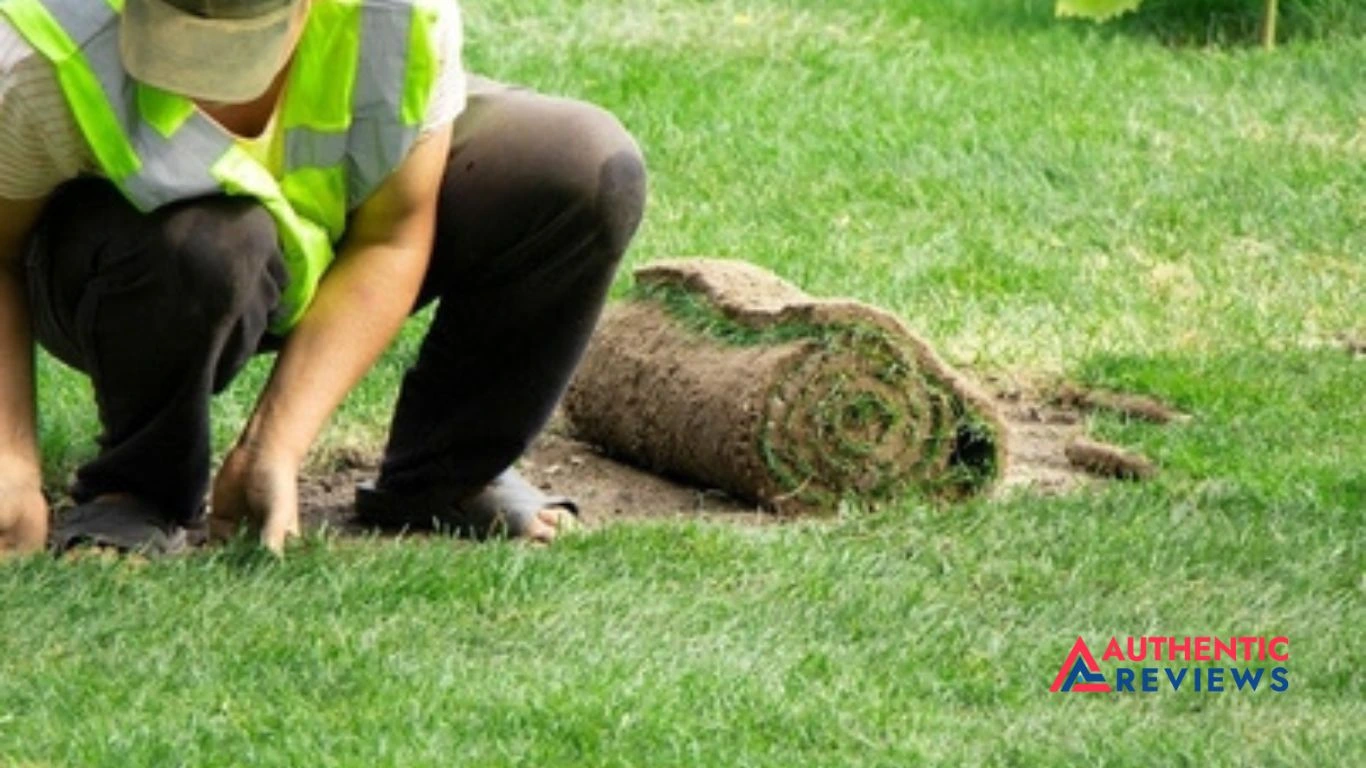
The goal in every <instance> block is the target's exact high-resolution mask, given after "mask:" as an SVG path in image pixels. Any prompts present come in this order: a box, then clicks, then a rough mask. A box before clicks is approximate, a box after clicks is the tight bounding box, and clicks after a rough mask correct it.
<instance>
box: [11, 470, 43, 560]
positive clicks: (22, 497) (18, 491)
mask: <svg viewBox="0 0 1366 768" xmlns="http://www.w3.org/2000/svg"><path fill="white" fill-rule="evenodd" d="M47 517H48V511H47V499H45V498H43V491H42V489H41V488H40V487H38V485H37V484H36V483H34V482H20V483H18V484H14V483H13V482H12V479H11V478H5V477H0V557H3V556H4V555H5V554H7V553H12V552H35V551H37V550H40V549H42V548H43V545H44V544H46V543H47Z"/></svg>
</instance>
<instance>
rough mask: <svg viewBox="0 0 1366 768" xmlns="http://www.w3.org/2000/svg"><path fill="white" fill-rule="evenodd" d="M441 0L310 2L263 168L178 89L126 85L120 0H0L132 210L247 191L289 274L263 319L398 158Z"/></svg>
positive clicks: (288, 311)
mask: <svg viewBox="0 0 1366 768" xmlns="http://www.w3.org/2000/svg"><path fill="white" fill-rule="evenodd" d="M454 10H455V5H454V3H450V2H443V0H312V7H311V9H310V11H309V16H308V22H307V25H306V26H305V28H304V32H303V35H302V37H300V39H299V44H298V48H297V49H296V50H295V53H294V58H293V60H292V63H291V64H290V72H289V75H288V77H289V80H288V86H287V87H286V89H285V91H284V94H283V97H282V98H283V102H282V103H281V104H280V105H279V112H278V113H277V115H276V119H277V120H280V121H282V125H281V128H282V130H283V141H284V166H283V169H282V170H281V172H280V176H279V178H276V176H275V175H273V174H272V173H271V172H270V171H269V170H267V169H266V168H265V167H264V166H263V165H261V163H260V162H258V161H257V160H256V159H255V158H253V157H252V156H251V154H249V153H248V152H247V151H245V150H244V149H242V148H241V147H240V146H238V144H237V139H236V137H234V136H233V135H232V134H230V133H228V132H227V131H225V130H224V129H223V128H221V127H220V126H219V125H218V124H217V123H215V122H214V121H213V120H211V119H209V118H208V117H206V116H205V115H204V114H202V113H201V112H200V111H199V110H198V109H197V108H196V107H195V106H194V104H192V103H191V102H190V101H189V100H188V99H186V98H184V97H182V96H179V95H176V94H172V93H168V92H166V91H163V90H160V89H157V88H154V87H152V86H149V85H146V84H145V83H140V82H137V81H136V80H134V79H132V78H131V77H130V76H129V75H128V73H127V72H126V71H124V69H123V64H122V62H121V60H120V57H119V44H118V28H119V23H118V22H119V14H120V13H122V11H123V0H0V14H3V15H4V16H5V17H6V18H7V19H8V20H9V22H10V23H11V24H12V25H13V26H14V28H15V29H16V30H17V31H18V32H19V34H21V35H23V37H24V38H25V39H26V40H28V42H29V44H30V45H32V46H33V47H34V48H35V49H36V50H37V51H38V52H39V53H41V54H42V55H43V56H44V57H46V58H47V59H48V60H49V61H51V62H52V64H53V66H54V68H55V70H56V73H57V79H58V82H59V83H60V84H61V87H62V92H63V94H64V95H65V96H66V100H67V103H68V104H69V105H70V107H71V111H72V114H73V115H74V116H75V119H76V123H77V125H79V127H80V130H81V133H82V134H83V135H84V137H85V140H86V142H87V143H88V144H89V145H90V148H91V150H92V152H93V153H94V156H95V160H96V162H97V163H98V164H99V167H100V170H101V171H102V172H103V173H104V174H105V175H106V176H107V177H108V178H109V179H110V181H112V182H113V183H114V184H116V185H117V186H118V188H119V189H120V190H121V191H122V192H123V194H124V196H125V197H127V198H128V200H129V201H130V202H131V203H132V204H133V205H135V206H137V207H138V208H139V209H140V210H143V211H152V210H155V209H156V208H159V207H161V206H163V205H166V204H167V203H172V202H175V201H178V200H187V199H191V198H195V197H201V196H204V195H210V194H215V193H217V194H229V195H247V196H251V197H254V198H256V199H257V200H259V201H260V202H261V204H262V205H263V206H264V207H265V208H266V210H268V211H269V212H270V214H271V216H272V217H273V218H274V219H275V223H276V227H277V229H278V231H279V234H280V245H281V250H282V252H283V254H284V257H285V266H286V268H287V270H288V272H289V283H288V286H287V287H286V289H285V291H284V294H283V295H282V296H281V307H280V311H279V312H278V313H277V319H276V321H275V324H274V325H273V326H272V328H271V330H272V331H274V332H276V333H284V332H286V331H288V330H289V329H290V328H292V327H293V326H294V325H295V323H297V322H298V320H299V318H300V317H301V316H302V315H303V313H304V310H305V309H307V308H308V305H309V303H310V302H311V301H312V300H313V295H314V293H315V292H316V291H317V287H318V282H319V281H320V280H321V279H322V275H323V273H324V272H325V271H326V270H327V267H328V265H329V264H331V263H332V259H333V256H334V253H333V246H334V244H335V243H337V242H338V241H339V240H340V239H341V237H342V234H343V232H344V230H345V227H346V218H347V214H348V213H349V212H350V211H352V210H354V209H355V208H356V207H357V206H359V205H360V204H361V203H362V202H364V201H365V200H366V199H367V198H368V197H369V196H370V195H371V194H372V193H373V192H374V191H375V189H376V188H377V187H379V185H380V184H381V183H383V182H384V180H385V179H386V178H387V177H388V176H389V175H390V174H392V173H393V171H394V170H395V169H396V168H397V167H398V166H399V164H400V163H402V162H403V159H404V158H405V157H406V156H407V154H408V151H409V150H410V149H411V148H412V145H413V142H414V141H415V140H416V139H417V135H418V132H419V130H420V128H421V125H422V122H423V119H424V117H425V116H426V113H427V104H428V102H429V100H430V98H431V95H432V90H433V88H434V87H435V85H436V81H437V76H438V74H439V72H438V70H439V67H440V61H439V58H440V53H439V42H438V40H437V29H438V19H439V17H440V15H441V14H442V13H447V12H454Z"/></svg>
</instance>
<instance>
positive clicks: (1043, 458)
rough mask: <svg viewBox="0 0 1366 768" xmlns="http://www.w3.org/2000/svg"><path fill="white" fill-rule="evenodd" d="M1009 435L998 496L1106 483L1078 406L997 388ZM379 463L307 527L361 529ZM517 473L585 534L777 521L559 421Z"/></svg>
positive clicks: (330, 497) (320, 486)
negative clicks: (618, 456) (618, 454)
mask: <svg viewBox="0 0 1366 768" xmlns="http://www.w3.org/2000/svg"><path fill="white" fill-rule="evenodd" d="M990 388H991V389H992V391H993V392H994V395H995V397H996V399H997V401H998V403H999V405H1000V408H1001V412H1002V413H1003V415H1004V416H1005V418H1006V421H1007V424H1008V427H1009V455H1010V457H1011V463H1010V466H1009V469H1008V471H1007V472H1006V476H1005V479H1004V481H1003V482H1002V483H1001V484H1000V485H999V486H998V487H997V489H996V490H995V491H994V492H993V493H994V494H995V495H996V496H1005V495H1009V494H1014V493H1022V492H1024V493H1034V494H1042V495H1060V494H1064V493H1068V492H1070V491H1073V490H1076V489H1078V488H1081V487H1083V486H1087V485H1091V484H1095V483H1100V482H1105V480H1102V479H1100V478H1097V477H1094V476H1092V475H1091V474H1088V473H1087V472H1086V471H1085V470H1083V469H1081V468H1078V467H1076V466H1073V464H1072V462H1070V461H1069V460H1068V457H1067V447H1068V445H1069V444H1070V443H1072V442H1073V441H1074V440H1075V439H1076V438H1078V437H1081V436H1083V434H1084V431H1085V416H1084V414H1083V412H1082V410H1081V409H1080V408H1079V407H1078V406H1076V405H1062V404H1059V403H1058V402H1057V398H1056V397H1046V396H1041V395H1039V394H1037V393H1033V392H1028V391H1025V390H1022V389H1019V388H1016V387H1013V386H1010V385H1008V384H1004V383H1001V382H993V383H992V384H991V386H990ZM377 463H378V456H377V455H376V456H365V455H353V456H347V457H345V458H344V460H343V461H342V462H341V466H340V467H338V468H337V469H336V470H335V471H333V472H331V473H329V474H322V475H314V476H310V477H308V478H306V479H305V480H304V483H303V488H302V489H301V499H302V502H303V507H304V515H305V522H306V525H307V526H308V527H310V528H317V527H319V526H320V525H323V524H326V525H327V526H328V527H329V528H331V529H333V530H337V531H340V532H343V533H360V532H363V531H364V530H365V529H363V528H361V527H359V526H357V525H356V524H355V523H354V522H353V521H352V520H351V503H352V498H353V496H354V489H355V485H356V483H357V482H360V481H362V480H365V479H368V478H371V477H373V476H374V474H375V470H374V467H375V466H376V464H377ZM520 467H521V469H522V472H523V473H524V474H525V475H526V476H527V477H528V478H529V479H530V480H531V481H532V482H534V483H535V484H536V485H538V486H540V487H542V488H544V489H546V490H547V491H553V492H555V493H556V494H563V495H567V496H569V497H571V498H573V499H575V500H576V501H577V502H578V503H579V505H580V508H581V510H582V514H583V522H584V523H585V524H586V525H587V526H589V527H595V526H601V525H609V524H612V523H616V522H620V521H628V520H639V519H668V518H688V519H696V518H699V517H700V518H705V519H709V520H720V521H729V522H736V523H742V524H751V525H755V524H768V523H773V522H776V520H777V519H778V518H776V517H775V516H773V515H770V514H768V513H765V512H763V511H761V510H757V509H755V508H753V507H751V506H749V505H746V504H744V503H742V502H739V501H736V500H735V499H732V498H731V497H729V496H727V495H726V494H724V493H721V492H719V491H716V490H710V489H706V488H697V487H694V486H690V485H686V484H683V483H679V482H676V481H674V480H671V479H669V478H664V477H660V476H658V475H654V474H650V473H648V472H644V471H642V470H639V469H637V468H635V467H632V466H628V465H626V464H622V463H620V462H617V461H614V460H612V459H610V458H608V457H606V456H603V455H602V454H601V453H599V452H598V451H597V450H596V449H594V448H593V446H591V445H588V444H585V443H582V442H579V441H577V440H574V439H572V438H570V437H568V436H566V429H565V427H564V424H563V422H562V420H560V419H558V418H557V419H556V420H555V421H554V422H552V424H551V426H550V427H549V428H548V429H547V430H546V433H545V434H544V435H543V436H542V437H541V439H540V440H538V441H537V443H536V445H535V446H533V447H532V449H531V451H529V452H528V453H527V455H526V457H525V458H523V460H522V462H521V464H520Z"/></svg>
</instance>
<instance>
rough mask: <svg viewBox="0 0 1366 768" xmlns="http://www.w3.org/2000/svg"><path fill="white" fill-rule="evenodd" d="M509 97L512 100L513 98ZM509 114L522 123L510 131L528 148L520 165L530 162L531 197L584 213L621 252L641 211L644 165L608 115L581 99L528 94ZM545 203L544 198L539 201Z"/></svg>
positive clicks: (633, 145) (513, 148)
mask: <svg viewBox="0 0 1366 768" xmlns="http://www.w3.org/2000/svg"><path fill="white" fill-rule="evenodd" d="M514 98H515V97H514ZM529 98H530V99H532V100H534V101H530V102H524V103H523V104H521V105H518V107H514V108H513V109H511V110H510V112H511V113H512V116H511V119H512V120H514V121H516V122H521V123H523V125H522V126H518V128H520V129H521V130H518V131H513V133H519V134H521V135H523V136H527V137H528V138H529V140H530V141H531V142H532V143H533V145H534V148H527V149H518V148H517V147H516V146H515V145H516V144H517V143H518V142H516V141H513V142H512V143H511V144H510V145H507V148H508V149H509V150H511V151H513V152H525V154H524V155H523V160H522V162H525V163H528V164H530V168H528V171H529V173H528V176H527V177H528V178H531V179H534V184H535V186H536V189H535V190H534V192H533V194H535V195H536V196H537V197H542V196H549V199H550V200H553V204H554V206H555V207H557V208H561V209H563V210H574V211H579V212H584V213H586V214H588V215H589V216H591V217H592V224H593V225H594V227H595V228H596V229H597V230H598V231H599V232H600V233H601V235H602V236H603V237H605V238H607V240H608V241H609V242H610V243H612V244H613V246H615V247H613V248H609V249H608V251H609V252H611V251H616V252H618V253H619V252H620V251H622V250H625V247H626V245H627V243H628V242H629V241H630V239H631V236H632V235H633V234H634V233H635V230H636V227H637V226H638V225H639V223H640V219H641V215H642V213H643V211H644V208H645V176H646V174H645V161H644V158H643V157H642V155H641V152H640V147H639V145H638V144H636V141H635V139H634V138H632V137H631V135H630V134H629V133H628V132H627V131H626V129H625V128H624V127H623V126H622V124H621V122H620V121H619V120H617V118H616V117H614V116H613V115H612V114H611V113H609V112H607V111H606V110H603V109H601V108H599V107H596V106H594V105H592V104H587V103H585V102H581V101H573V100H570V99H557V98H547V97H544V96H539V95H534V96H530V97H529ZM542 199H545V197H542Z"/></svg>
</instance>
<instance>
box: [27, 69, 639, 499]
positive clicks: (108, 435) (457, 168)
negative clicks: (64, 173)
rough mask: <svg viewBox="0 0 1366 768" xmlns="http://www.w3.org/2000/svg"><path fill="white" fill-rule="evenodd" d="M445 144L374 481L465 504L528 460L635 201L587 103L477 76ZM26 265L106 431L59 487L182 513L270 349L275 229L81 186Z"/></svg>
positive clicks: (38, 309)
mask: <svg viewBox="0 0 1366 768" xmlns="http://www.w3.org/2000/svg"><path fill="white" fill-rule="evenodd" d="M453 132H454V133H453V144H452V147H451V152H450V156H449V159H448V161H447V166H446V173H445V178H444V180H443V182H442V184H443V186H442V190H441V198H440V203H439V205H440V212H439V218H438V224H437V232H436V243H435V247H434V249H433V253H432V260H431V266H430V268H429V270H428V273H427V276H426V280H425V282H424V284H423V287H422V293H421V298H420V299H419V302H418V308H420V307H421V306H424V305H426V304H427V303H429V302H431V301H433V300H437V301H439V302H440V303H439V306H438V308H437V311H436V316H435V319H434V321H433V323H432V325H431V329H430V331H429V332H428V334H427V337H426V339H425V340H424V341H423V344H422V348H421V352H420V354H419V356H418V359H417V362H416V364H415V365H414V366H413V367H412V369H411V370H409V371H408V373H407V375H406V377H405V378H404V381H403V388H402V391H401V393H400V395H399V402H398V408H397V411H396V413H395V414H394V418H393V423H392V427H391V430H390V435H389V442H388V446H387V448H386V452H385V457H384V463H383V466H382V469H381V480H380V482H381V485H382V487H384V488H386V489H391V490H394V491H396V492H403V491H406V490H417V489H420V488H421V489H429V488H432V487H434V486H437V487H446V488H449V489H451V493H452V494H453V496H459V495H466V494H469V493H473V492H475V491H477V490H479V489H480V488H482V487H483V485H484V484H485V483H487V482H488V481H489V480H490V479H492V478H493V477H495V476H496V475H497V474H498V473H500V472H501V471H502V470H503V469H505V468H506V467H508V466H509V465H511V464H512V462H514V461H515V460H516V459H517V457H518V456H520V455H521V454H522V452H523V451H524V450H526V448H527V446H528V445H529V444H530V442H531V440H532V439H533V438H534V437H535V435H536V433H537V432H539V431H540V429H541V428H542V427H543V426H544V424H545V422H546V420H547V419H548V418H549V416H550V413H551V411H552V410H553V409H554V407H555V404H556V402H557V401H558V400H559V398H560V397H561V395H562V394H563V392H564V389H565V387H566V386H567V384H568V382H569V379H570V376H571V375H572V373H573V370H574V368H575V366H576V365H577V363H578V360H579V358H580V356H581V355H582V353H583V349H584V347H585V345H586V343H587V340H588V337H589V334H590V333H591V332H592V329H593V326H594V324H595V323H596V322H597V318H598V315H599V313H600V311H601V309H602V305H603V302H604V300H605V298H606V294H607V289H608V287H609V285H610V284H611V281H612V277H613V275H614V273H615V271H616V268H617V265H618V263H619V262H620V259H621V257H622V254H623V252H624V251H625V249H626V247H627V245H628V243H629V242H630V240H631V237H632V236H633V235H634V233H635V230H636V227H637V225H638V224H639V222H640V218H641V213H642V209H643V206H644V197H645V178H644V167H643V164H642V161H641V157H640V153H639V150H638V148H637V147H636V145H635V143H634V141H632V139H631V138H630V136H628V135H627V133H626V132H625V131H624V130H623V129H622V127H621V125H620V124H619V123H618V122H617V121H616V120H615V119H614V118H612V117H611V116H610V115H608V114H606V113H605V112H603V111H601V110H599V109H597V108H595V107H592V106H589V105H586V104H583V103H580V102H575V101H569V100H564V99H554V98H550V97H546V96H541V95H539V94H535V93H533V92H530V91H525V90H519V89H510V88H506V87H502V86H498V85H496V84H491V83H487V82H472V92H471V96H470V102H469V106H468V109H467V110H466V112H465V113H464V114H463V115H462V116H461V117H460V118H459V119H458V120H457V121H456V124H455V126H454V128H453ZM27 266H28V276H29V277H28V285H29V293H30V299H31V302H32V308H33V319H34V326H35V333H36V335H37V337H38V339H39V341H40V343H41V344H42V345H43V346H44V347H46V348H47V349H48V350H49V351H50V352H52V353H53V354H54V355H55V356H56V357H57V358H59V359H61V360H62V361H64V362H65V363H67V364H68V365H71V366H72V367H75V368H77V369H79V370H81V371H84V372H85V373H86V374H88V375H89V376H90V378H91V381H92V383H93V386H94V390H95V395H96V400H97V405H98V409H99V416H100V421H101V423H102V426H103V434H102V435H101V436H100V439H99V446H100V452H99V455H98V456H97V458H95V459H94V460H93V461H91V462H89V463H88V464H86V465H85V466H83V467H81V468H80V470H79V471H78V473H77V481H76V486H75V488H74V489H73V496H74V497H75V498H76V499H77V500H78V501H84V500H88V499H90V498H93V497H94V496H97V495H99V494H103V493H111V492H127V493H133V494H136V495H138V496H141V497H143V498H145V499H147V500H149V501H152V502H154V503H156V504H157V505H158V507H159V508H161V509H162V510H163V511H164V512H165V514H166V517H167V520H168V522H189V521H192V520H194V519H195V518H196V517H197V516H198V515H199V514H200V513H201V511H202V504H203V498H204V494H205V491H206V489H207V487H208V482H209V465H210V431H209V399H210V397H211V395H212V394H214V393H217V392H219V391H220V390H222V389H223V388H224V387H226V386H227V385H228V383H229V382H230V381H231V380H232V378H233V377H234V376H235V375H236V374H237V372H238V371H239V370H240V369H241V368H242V366H243V365H244V364H245V363H246V362H247V360H248V359H250V358H251V356H252V355H254V354H256V353H257V352H258V351H261V350H262V349H265V348H269V347H271V346H274V345H276V344H278V341H279V340H278V339H273V338H271V337H270V336H269V335H268V334H267V333H266V328H267V326H268V324H269V320H270V316H271V313H272V311H274V309H275V307H276V304H277V301H278V298H279V295H280V290H281V286H282V281H283V280H284V279H285V276H284V270H283V268H282V263H281V258H280V252H279V245H278V238H277V236H276V230H275V225H274V223H273V221H272V219H271V217H270V216H269V214H267V213H266V212H265V211H264V209H262V208H261V207H260V206H259V205H257V204H256V203H254V202H251V201H249V200H244V199H240V198H236V199H233V198H227V197H214V198H205V199H201V200H195V201H189V202H184V203H180V204H177V205H173V206H169V207H166V208H164V209H161V210H158V211H156V212H154V213H151V214H141V213H139V212H138V211H136V210H135V209H134V208H132V207H131V206H130V205H129V204H128V203H127V202H126V201H124V199H123V198H122V197H121V196H120V194H119V193H118V192H117V191H116V190H115V189H114V188H113V186H112V185H110V184H109V183H108V182H106V181H103V180H98V179H81V180H77V181H73V182H70V183H68V184H66V185H64V186H63V187H62V188H60V189H59V190H58V192H57V193H56V195H55V197H54V198H53V200H52V201H51V203H50V204H49V205H48V207H47V209H46V210H45V211H44V213H43V217H42V219H41V220H40V222H39V225H38V227H37V228H36V230H35V233H34V235H33V238H32V242H31V244H30V248H29V258H28V265H27ZM415 309H416V308H415ZM356 311H357V312H364V311H365V308H364V307H357V308H356Z"/></svg>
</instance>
